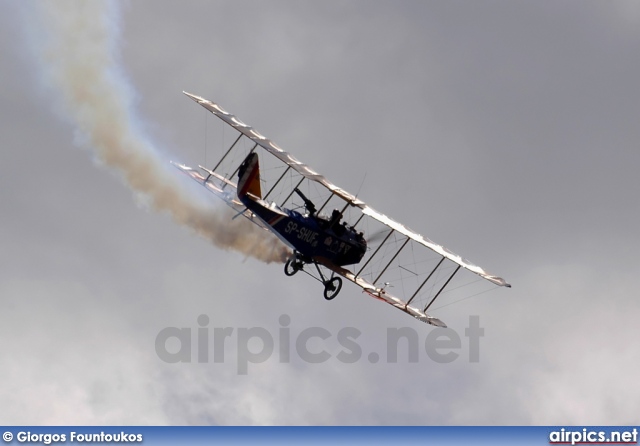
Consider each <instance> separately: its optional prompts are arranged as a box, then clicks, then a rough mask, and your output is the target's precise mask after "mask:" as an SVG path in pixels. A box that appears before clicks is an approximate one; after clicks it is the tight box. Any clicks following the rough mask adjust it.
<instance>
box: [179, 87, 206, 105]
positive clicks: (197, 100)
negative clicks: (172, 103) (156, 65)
mask: <svg viewBox="0 0 640 446" xmlns="http://www.w3.org/2000/svg"><path fill="white" fill-rule="evenodd" d="M182 93H183V94H185V95H187V96H189V97H190V98H191V99H193V100H194V101H196V102H200V101H202V100H203V99H202V98H201V97H199V96H196V95H195V94H191V93H189V92H188V91H184V90H183V91H182Z"/></svg>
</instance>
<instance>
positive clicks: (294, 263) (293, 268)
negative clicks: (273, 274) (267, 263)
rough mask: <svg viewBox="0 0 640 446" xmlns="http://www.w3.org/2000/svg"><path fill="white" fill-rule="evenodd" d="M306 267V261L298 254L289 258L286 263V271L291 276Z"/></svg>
mask: <svg viewBox="0 0 640 446" xmlns="http://www.w3.org/2000/svg"><path fill="white" fill-rule="evenodd" d="M303 267H304V263H302V261H301V260H300V259H298V258H297V257H296V256H294V257H291V258H290V259H289V260H287V263H285V264H284V273H285V274H286V275H287V276H289V277H291V276H293V275H294V274H295V273H297V272H298V271H300V270H301V269H302V268H303Z"/></svg>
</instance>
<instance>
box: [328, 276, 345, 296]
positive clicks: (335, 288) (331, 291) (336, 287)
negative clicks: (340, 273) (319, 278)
mask: <svg viewBox="0 0 640 446" xmlns="http://www.w3.org/2000/svg"><path fill="white" fill-rule="evenodd" d="M341 289H342V279H341V278H340V277H334V278H333V279H330V280H327V281H326V282H325V283H324V298H325V299H327V300H332V299H333V298H335V297H336V296H337V295H338V293H339V292H340V290H341Z"/></svg>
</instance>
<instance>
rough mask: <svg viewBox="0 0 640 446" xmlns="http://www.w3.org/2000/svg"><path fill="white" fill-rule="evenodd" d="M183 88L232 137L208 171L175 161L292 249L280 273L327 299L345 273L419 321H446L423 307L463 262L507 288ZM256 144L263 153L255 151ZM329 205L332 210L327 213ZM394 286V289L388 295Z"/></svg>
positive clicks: (498, 280) (496, 283)
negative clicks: (317, 285)
mask: <svg viewBox="0 0 640 446" xmlns="http://www.w3.org/2000/svg"><path fill="white" fill-rule="evenodd" d="M184 94H186V95H187V96H188V97H190V98H191V99H193V100H194V101H195V102H197V103H198V104H200V105H201V106H202V107H204V108H205V109H207V110H208V111H210V112H211V113H213V114H214V115H215V116H216V117H218V118H220V119H221V120H222V121H223V122H224V123H225V124H227V125H228V126H230V127H231V128H232V129H233V130H234V132H232V133H233V136H232V139H233V143H231V144H230V146H229V148H228V149H226V150H225V151H224V153H223V155H222V157H221V158H220V160H219V161H218V162H217V163H216V164H215V166H214V167H213V168H212V169H209V168H207V167H205V166H199V168H200V169H201V171H198V170H195V169H192V168H190V167H188V166H185V165H183V164H178V163H173V164H174V165H175V166H176V167H177V168H178V169H180V170H181V171H182V172H184V173H185V174H187V175H189V176H190V177H191V178H193V179H194V180H196V181H197V182H198V183H200V184H202V185H203V186H205V187H206V188H207V189H208V190H209V191H211V192H213V193H214V194H215V195H216V196H218V197H220V198H221V199H222V200H223V201H224V202H225V203H226V204H227V205H229V206H230V207H231V208H233V209H234V210H235V211H236V216H240V215H241V216H243V217H245V218H247V219H249V220H250V221H252V222H253V223H255V224H256V225H258V226H260V227H261V228H263V229H264V230H268V231H271V232H272V233H273V234H275V235H276V236H277V237H278V238H279V239H280V240H281V241H282V242H283V243H285V244H286V245H287V246H289V247H290V248H291V249H292V255H291V256H290V258H289V259H288V260H287V261H286V263H285V265H284V272H285V274H286V275H287V276H293V275H294V274H296V273H298V272H300V271H302V272H305V273H307V274H309V275H310V276H312V277H314V278H315V279H317V280H318V281H320V282H321V283H322V284H323V286H324V297H325V299H327V300H332V299H333V298H335V297H336V296H337V295H338V293H339V292H340V290H341V288H342V279H346V280H348V281H349V282H352V283H354V284H356V285H357V286H359V287H361V288H362V290H363V292H365V293H367V294H368V295H370V296H372V297H374V298H376V299H379V300H381V301H383V302H386V303H388V304H390V305H392V306H394V307H395V308H398V309H399V310H402V311H404V312H405V313H408V314H409V315H411V316H413V317H415V318H416V319H418V320H420V321H422V322H426V323H428V324H431V325H434V326H437V327H446V325H445V324H444V323H443V322H442V321H441V320H440V319H438V318H436V317H433V316H430V315H429V314H427V310H429V308H430V307H431V305H432V304H433V303H434V302H435V300H436V299H437V298H438V297H439V296H440V295H441V294H442V293H443V292H444V290H445V288H447V287H448V286H450V284H451V281H452V280H453V279H454V276H456V274H457V273H458V271H459V270H460V269H461V268H463V269H465V270H468V271H470V272H472V273H475V274H476V275H477V276H479V279H478V280H480V281H485V282H489V283H491V284H493V285H494V286H499V287H511V285H510V284H508V283H507V282H506V281H505V280H504V279H502V278H501V277H497V276H494V275H491V274H489V273H487V272H486V271H485V270H484V269H482V268H481V267H479V266H477V265H474V264H473V263H471V262H469V261H468V260H466V259H464V258H462V257H461V256H459V255H457V254H455V253H453V252H451V251H450V250H448V249H447V248H445V247H443V246H441V245H439V244H437V243H435V242H433V241H431V240H430V239H428V238H426V237H423V236H422V235H420V234H418V233H417V232H414V231H412V230H411V229H409V228H407V227H405V226H404V225H402V224H400V223H398V222H396V221H395V220H392V219H391V218H389V217H387V216H386V215H384V214H382V213H380V212H378V211H376V210H374V209H373V208H371V207H370V206H368V205H367V204H366V203H364V202H363V201H362V200H360V199H359V198H357V197H356V196H354V195H352V194H350V193H348V192H347V191H345V190H343V189H341V188H339V187H338V186H336V185H335V184H333V183H331V182H330V181H329V180H328V179H327V178H325V177H324V176H323V175H320V174H319V173H317V172H315V171H314V170H313V169H311V168H310V167H309V166H307V165H306V164H304V163H302V162H300V161H298V160H297V159H296V158H295V157H294V156H293V155H291V154H290V153H288V152H286V151H284V150H283V149H281V148H280V147H278V146H277V145H276V144H275V143H274V142H273V141H271V140H269V139H267V138H266V137H264V136H263V135H261V134H260V133H259V132H257V131H256V130H255V129H253V128H252V127H250V126H249V125H247V124H245V123H244V122H242V121H241V120H240V119H238V118H237V117H236V116H234V115H232V114H230V113H228V112H227V111H225V110H224V109H223V108H222V107H220V106H219V105H218V104H216V103H214V102H211V101H209V100H206V99H204V98H201V97H199V96H196V95H193V94H190V93H187V92H184ZM223 129H224V126H223ZM236 134H237V136H236ZM223 135H224V133H223ZM223 139H224V138H223ZM260 150H264V152H266V155H268V156H263V157H260V156H259V153H258V151H260ZM236 178H237V182H236ZM303 189H305V191H304V192H303ZM305 192H306V193H305ZM297 200H300V201H301V202H302V203H300V202H299V201H297ZM314 200H315V202H314ZM319 203H322V204H321V205H320V207H318V206H317V204H319ZM332 208H333V211H332V212H331V213H330V214H328V213H327V212H325V209H332ZM234 218H235V217H234ZM391 287H396V288H397V289H398V292H396V291H394V292H393V293H392V292H391V291H390V290H389V288H391ZM397 294H399V295H397Z"/></svg>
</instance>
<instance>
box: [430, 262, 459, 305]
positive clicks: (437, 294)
mask: <svg viewBox="0 0 640 446" xmlns="http://www.w3.org/2000/svg"><path fill="white" fill-rule="evenodd" d="M461 267H462V265H458V267H457V268H456V270H455V271H454V272H453V274H451V276H449V278H448V279H447V281H446V282H445V283H444V285H442V288H440V290H438V292H437V293H436V295H435V296H433V299H431V302H429V304H428V305H427V306H426V307H424V310H423V311H424V312H425V313H426V312H427V310H428V309H429V307H430V306H431V304H432V303H433V302H434V301H435V300H436V298H437V297H438V296H439V295H440V293H442V290H444V288H445V287H446V286H447V285H449V282H451V279H453V276H455V275H456V273H457V272H458V270H459V269H460V268H461Z"/></svg>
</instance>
